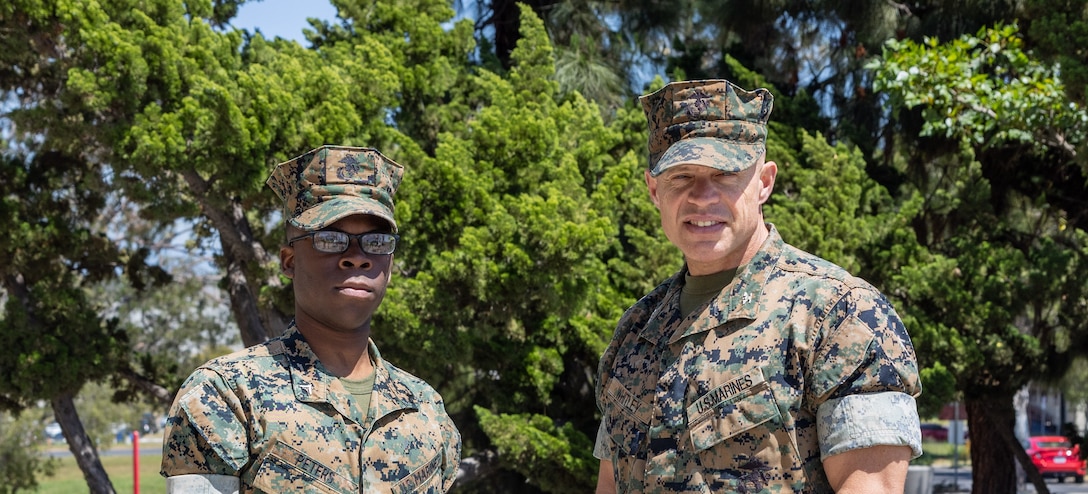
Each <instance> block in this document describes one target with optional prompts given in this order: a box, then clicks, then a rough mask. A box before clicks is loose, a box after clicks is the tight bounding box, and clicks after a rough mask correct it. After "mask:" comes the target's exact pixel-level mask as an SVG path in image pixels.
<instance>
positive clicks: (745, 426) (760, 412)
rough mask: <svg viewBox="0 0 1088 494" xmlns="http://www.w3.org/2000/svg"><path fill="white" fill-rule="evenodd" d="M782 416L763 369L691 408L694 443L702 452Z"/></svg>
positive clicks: (714, 391) (727, 384)
mask: <svg viewBox="0 0 1088 494" xmlns="http://www.w3.org/2000/svg"><path fill="white" fill-rule="evenodd" d="M779 415H780V413H779V410H778V404H777V402H776V401H775V399H774V394H773V393H772V392H771V387H770V383H768V382H767V380H766V378H764V376H763V372H762V371H761V370H759V369H754V370H751V371H749V372H747V373H745V374H744V375H742V376H740V377H737V378H735V379H732V380H730V381H727V382H725V383H724V384H721V385H719V386H718V387H716V388H714V389H712V390H710V391H709V392H707V393H706V394H704V395H702V396H700V397H698V398H697V399H696V400H695V401H694V402H693V403H692V404H691V405H689V406H688V407H687V417H688V428H689V430H690V433H691V441H692V444H693V446H694V447H695V449H696V450H699V451H702V450H705V449H708V448H711V447H713V446H715V445H717V444H718V443H720V442H722V441H725V440H726V439H730V438H733V437H735V436H737V435H738V434H741V433H744V432H746V431H749V430H752V429H753V428H755V427H758V426H760V425H764V424H766V423H768V422H770V421H774V420H776V419H778V418H779ZM764 434H765V433H764V432H761V433H760V434H759V435H764Z"/></svg>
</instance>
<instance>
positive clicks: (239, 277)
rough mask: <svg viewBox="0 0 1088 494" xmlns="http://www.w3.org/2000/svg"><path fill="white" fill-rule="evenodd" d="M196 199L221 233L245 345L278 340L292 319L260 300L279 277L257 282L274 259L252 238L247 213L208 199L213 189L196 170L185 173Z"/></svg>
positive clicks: (232, 204)
mask: <svg viewBox="0 0 1088 494" xmlns="http://www.w3.org/2000/svg"><path fill="white" fill-rule="evenodd" d="M182 176H183V177H184V179H185V183H186V184H188V185H189V189H190V190H191V192H192V194H193V197H194V198H195V199H196V201H197V202H198V203H199V204H200V210H201V213H202V214H203V215H204V217H205V218H208V220H209V221H210V222H211V224H212V226H214V227H215V230H216V231H217V232H218V233H219V245H220V246H221V247H222V249H223V260H224V269H225V271H226V273H227V275H226V282H227V283H226V285H227V286H226V290H227V294H228V295H229V296H230V308H231V312H232V313H233V314H234V321H235V322H236V323H237V324H238V329H239V330H240V331H241V333H242V344H243V345H245V346H247V347H248V346H253V345H256V344H258V343H263V342H264V341H266V340H268V338H270V337H275V336H279V335H280V334H283V331H284V330H285V329H287V323H288V322H289V320H290V318H289V317H287V316H286V315H284V314H281V313H280V312H279V311H278V310H276V309H275V308H272V307H265V308H262V307H260V302H259V299H258V297H257V293H259V291H260V288H261V287H262V286H268V287H278V286H280V285H281V283H280V278H279V276H278V275H276V274H273V275H272V276H269V277H267V279H256V278H257V277H256V276H255V275H254V273H255V272H258V268H257V266H265V265H268V264H269V263H271V262H273V261H274V260H275V259H274V258H273V257H272V256H271V255H270V254H269V253H268V251H266V250H264V247H263V246H262V245H261V243H260V242H258V241H257V239H256V237H254V235H253V229H252V228H251V227H250V224H249V219H248V218H246V215H245V210H244V209H243V208H242V205H241V204H240V203H239V202H237V201H231V202H228V203H227V204H226V205H225V206H221V205H220V204H217V203H213V202H212V201H209V200H208V198H207V194H208V190H209V189H210V186H209V184H208V182H207V181H206V180H204V178H203V177H201V176H200V174H199V173H197V172H196V171H195V170H190V171H187V172H183V173H182Z"/></svg>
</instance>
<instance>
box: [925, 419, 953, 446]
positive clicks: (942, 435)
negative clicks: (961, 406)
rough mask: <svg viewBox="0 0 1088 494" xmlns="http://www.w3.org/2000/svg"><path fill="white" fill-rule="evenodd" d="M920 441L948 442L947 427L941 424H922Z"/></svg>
mask: <svg viewBox="0 0 1088 494" xmlns="http://www.w3.org/2000/svg"><path fill="white" fill-rule="evenodd" d="M922 441H939V442H942V443H943V442H948V427H945V426H943V425H941V424H933V423H926V424H922Z"/></svg>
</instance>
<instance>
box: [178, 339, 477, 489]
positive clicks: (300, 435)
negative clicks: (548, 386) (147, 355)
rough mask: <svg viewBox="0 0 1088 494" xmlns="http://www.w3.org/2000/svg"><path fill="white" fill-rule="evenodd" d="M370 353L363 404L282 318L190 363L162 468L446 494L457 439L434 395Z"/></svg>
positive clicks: (266, 484)
mask: <svg viewBox="0 0 1088 494" xmlns="http://www.w3.org/2000/svg"><path fill="white" fill-rule="evenodd" d="M370 354H371V356H372V358H373V359H374V362H375V364H374V372H375V375H374V390H373V394H372V396H371V402H370V408H369V410H367V411H363V410H359V409H358V404H357V402H356V401H355V398H354V397H352V395H351V394H350V393H349V392H348V391H347V390H346V389H345V388H344V386H343V384H341V382H340V380H339V379H337V378H336V377H335V376H333V375H332V374H329V373H328V372H327V371H326V370H325V367H324V366H323V365H321V364H320V363H319V362H318V360H317V357H316V356H315V355H314V353H313V351H312V350H311V349H310V346H309V345H308V344H307V343H306V341H305V339H304V338H303V336H302V334H301V333H299V331H298V329H297V328H296V327H295V326H294V325H292V326H291V327H290V328H288V330H287V332H286V333H285V334H284V335H283V336H281V337H279V338H276V339H273V340H270V341H269V342H267V343H265V344H262V345H258V346H254V347H251V348H247V349H245V350H241V351H239V352H235V353H233V354H231V355H227V356H224V357H220V358H217V359H214V360H212V361H210V362H208V363H206V364H204V365H202V366H201V367H200V368H199V369H197V370H196V371H195V372H194V373H193V374H192V375H191V376H189V378H188V379H187V380H186V381H185V384H184V385H183V386H182V388H181V391H179V392H178V395H177V398H176V399H175V401H174V405H173V406H172V407H171V410H170V417H169V418H168V420H167V427H166V431H165V436H164V438H165V442H164V443H163V454H162V475H163V476H167V477H169V476H175V475H186V474H215V475H233V476H237V477H240V478H241V484H242V490H241V492H243V493H276V494H279V493H284V492H321V493H338V494H339V493H343V494H347V493H359V492H372V493H390V492H392V493H417V492H423V493H440V492H446V491H447V490H448V489H449V488H450V486H451V485H452V484H453V480H454V477H455V476H456V473H457V466H458V464H459V462H460V455H461V436H460V434H459V433H458V431H457V429H456V427H455V426H454V424H453V422H452V421H451V420H450V417H449V416H448V415H447V414H446V411H445V408H444V405H443V403H442V398H441V397H440V396H439V395H438V393H437V392H436V391H435V390H434V389H433V388H431V387H430V386H429V385H427V384H426V383H425V382H423V381H422V380H420V379H419V378H416V377H414V376H412V375H410V374H408V373H406V372H404V371H403V370H400V369H398V368H396V367H394V366H392V365H390V364H388V363H386V362H385V361H383V360H382V359H381V355H379V354H378V349H377V348H376V347H375V346H374V344H373V342H371V344H370ZM360 417H365V418H363V419H362V420H360Z"/></svg>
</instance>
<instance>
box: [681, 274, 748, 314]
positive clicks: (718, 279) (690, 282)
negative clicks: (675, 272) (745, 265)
mask: <svg viewBox="0 0 1088 494" xmlns="http://www.w3.org/2000/svg"><path fill="white" fill-rule="evenodd" d="M736 275H737V268H733V269H727V270H725V271H720V272H717V273H714V274H708V275H705V276H692V275H691V274H690V273H685V274H684V288H682V289H681V290H680V313H681V314H684V316H685V317H686V316H688V315H690V314H691V312H692V311H694V310H696V309H699V308H701V307H702V306H703V305H704V304H706V303H707V302H709V301H710V300H712V299H713V298H714V297H715V296H717V295H718V294H719V293H721V291H722V289H723V288H725V287H726V285H728V284H729V282H731V281H733V278H734V277H736Z"/></svg>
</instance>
